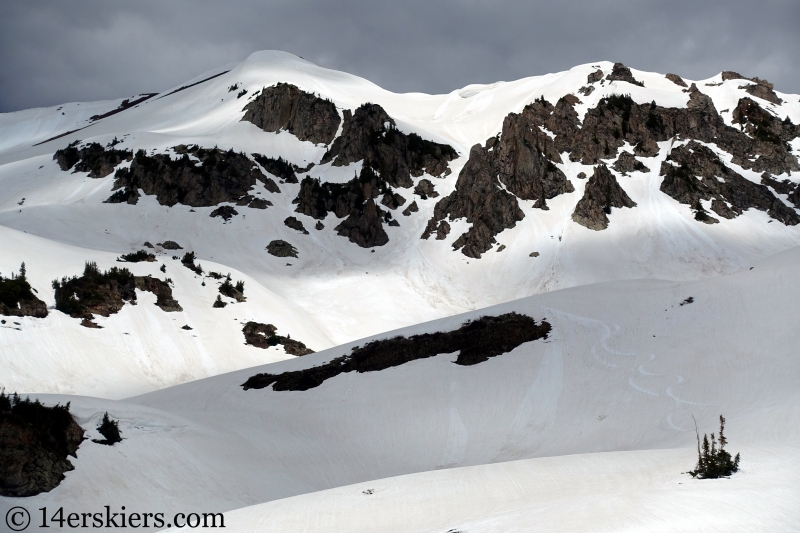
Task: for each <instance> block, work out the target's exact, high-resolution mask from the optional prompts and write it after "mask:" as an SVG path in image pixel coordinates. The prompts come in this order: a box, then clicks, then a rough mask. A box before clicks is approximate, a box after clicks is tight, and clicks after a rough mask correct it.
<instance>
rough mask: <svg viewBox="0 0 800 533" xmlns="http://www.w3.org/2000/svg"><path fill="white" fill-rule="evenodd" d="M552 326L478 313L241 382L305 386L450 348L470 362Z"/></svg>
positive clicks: (501, 351)
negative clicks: (449, 325)
mask: <svg viewBox="0 0 800 533" xmlns="http://www.w3.org/2000/svg"><path fill="white" fill-rule="evenodd" d="M551 329H552V328H551V326H550V324H549V323H548V322H546V321H544V320H542V321H541V322H540V323H538V324H537V323H536V321H535V320H534V319H532V318H531V317H529V316H526V315H521V314H518V313H506V314H504V315H499V316H482V317H480V318H478V319H476V320H472V321H470V322H466V323H464V324H463V325H462V326H461V327H460V328H459V329H456V330H453V331H446V332H443V331H440V332H436V333H426V334H422V335H412V336H411V337H401V336H398V337H393V338H390V339H382V340H377V341H372V342H369V343H367V344H365V345H364V346H362V347H359V346H356V347H355V348H353V351H352V352H351V353H350V354H349V355H343V356H341V357H336V358H335V359H332V360H330V361H328V362H327V363H324V364H322V365H320V366H315V367H311V368H307V369H304V370H296V371H289V372H283V373H282V374H256V375H254V376H251V377H250V378H249V379H248V380H247V381H246V382H245V383H244V384H242V388H244V390H248V389H263V388H265V387H269V386H270V385H272V390H275V391H305V390H309V389H313V388H314V387H318V386H319V385H321V384H322V383H323V382H324V381H325V380H327V379H330V378H332V377H335V376H338V375H339V374H343V373H346V372H358V373H363V372H379V371H381V370H385V369H387V368H392V367H395V366H400V365H403V364H405V363H408V362H411V361H415V360H418V359H426V358H428V357H434V356H436V355H439V354H446V353H453V352H459V353H458V357H457V359H456V360H455V363H456V364H457V365H464V366H471V365H476V364H479V363H482V362H484V361H488V360H489V358H491V357H497V356H498V355H501V354H504V353H507V352H510V351H511V350H513V349H514V348H516V347H517V346H519V345H520V344H523V343H526V342H531V341H534V340H537V339H546V338H547V336H548V335H549V333H550V330H551Z"/></svg>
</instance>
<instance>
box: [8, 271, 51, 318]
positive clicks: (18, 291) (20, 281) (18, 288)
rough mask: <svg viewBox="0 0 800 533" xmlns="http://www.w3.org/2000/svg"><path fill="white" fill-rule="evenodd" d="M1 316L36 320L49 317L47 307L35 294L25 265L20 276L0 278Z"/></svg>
mask: <svg viewBox="0 0 800 533" xmlns="http://www.w3.org/2000/svg"><path fill="white" fill-rule="evenodd" d="M0 315H5V316H32V317H36V318H44V317H46V316H47V305H46V304H45V303H44V302H43V301H41V300H40V299H39V298H37V297H36V295H34V294H33V289H32V288H31V285H30V283H28V280H27V278H26V273H25V263H23V264H22V267H21V268H20V272H19V275H18V276H15V275H13V274H12V275H11V277H10V278H4V277H2V276H0Z"/></svg>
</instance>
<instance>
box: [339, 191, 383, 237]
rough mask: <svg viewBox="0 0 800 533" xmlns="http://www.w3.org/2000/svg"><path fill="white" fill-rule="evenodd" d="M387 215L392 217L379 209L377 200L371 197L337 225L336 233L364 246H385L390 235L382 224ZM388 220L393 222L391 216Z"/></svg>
mask: <svg viewBox="0 0 800 533" xmlns="http://www.w3.org/2000/svg"><path fill="white" fill-rule="evenodd" d="M386 217H391V215H390V214H389V213H384V212H383V211H381V210H380V209H378V206H377V205H376V204H375V200H373V199H372V198H369V199H368V200H367V201H366V202H365V203H364V205H363V206H362V208H361V209H358V210H354V211H352V212H351V213H350V215H349V216H348V217H347V218H346V219H344V220H343V221H342V222H341V223H340V224H339V225H338V226H336V228H335V229H336V233H338V234H339V235H341V236H342V237H347V238H348V239H349V240H350V242H353V243H356V244H357V245H359V246H361V247H362V248H372V247H373V246H383V245H384V244H386V243H387V242H389V236H388V235H387V234H386V230H384V229H383V224H382V221H383V220H384V219H385V218H386ZM386 222H391V218H389V219H388V220H386Z"/></svg>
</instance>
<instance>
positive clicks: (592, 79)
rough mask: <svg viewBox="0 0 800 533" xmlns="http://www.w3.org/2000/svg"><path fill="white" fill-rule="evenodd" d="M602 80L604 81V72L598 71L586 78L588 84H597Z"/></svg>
mask: <svg viewBox="0 0 800 533" xmlns="http://www.w3.org/2000/svg"><path fill="white" fill-rule="evenodd" d="M602 79H603V71H602V70H600V69H597V70H595V71H594V72H592V73H591V74H589V75H588V76H587V77H586V83H597V82H598V81H600V80H602Z"/></svg>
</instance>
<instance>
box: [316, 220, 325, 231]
mask: <svg viewBox="0 0 800 533" xmlns="http://www.w3.org/2000/svg"><path fill="white" fill-rule="evenodd" d="M314 229H315V230H317V231H321V230H324V229H325V224H323V223H322V222H320V221H319V220H317V223H316V224H314Z"/></svg>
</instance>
